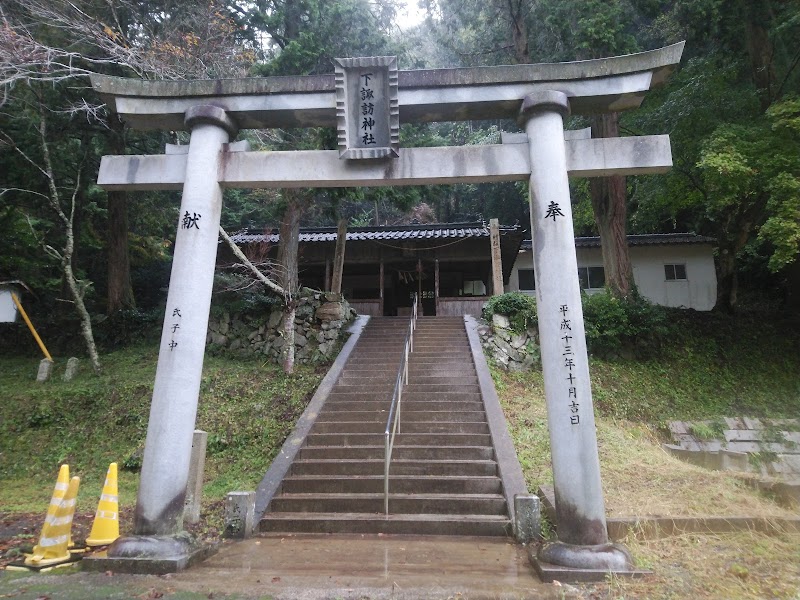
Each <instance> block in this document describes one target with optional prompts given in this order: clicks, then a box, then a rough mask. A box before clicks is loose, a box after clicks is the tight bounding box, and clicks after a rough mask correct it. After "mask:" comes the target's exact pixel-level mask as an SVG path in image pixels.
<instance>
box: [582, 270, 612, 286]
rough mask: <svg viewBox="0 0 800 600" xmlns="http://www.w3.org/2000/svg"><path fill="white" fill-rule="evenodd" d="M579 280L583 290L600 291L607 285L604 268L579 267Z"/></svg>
mask: <svg viewBox="0 0 800 600" xmlns="http://www.w3.org/2000/svg"><path fill="white" fill-rule="evenodd" d="M578 280H579V281H580V283H581V289H582V290H598V289H601V288H602V287H603V286H605V284H606V271H605V269H603V267H578Z"/></svg>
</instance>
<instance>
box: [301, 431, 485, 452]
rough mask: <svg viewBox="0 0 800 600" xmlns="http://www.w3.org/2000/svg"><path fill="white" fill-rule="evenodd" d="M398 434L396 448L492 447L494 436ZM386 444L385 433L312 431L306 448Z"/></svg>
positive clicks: (476, 434) (481, 434)
mask: <svg viewBox="0 0 800 600" xmlns="http://www.w3.org/2000/svg"><path fill="white" fill-rule="evenodd" d="M403 431H404V433H398V434H397V435H396V436H395V442H394V447H395V448H399V447H402V446H433V445H436V446H491V445H492V436H491V435H489V433H488V432H487V433H447V432H445V433H438V432H436V433H409V432H405V428H403ZM384 442H385V435H384V431H383V430H381V431H380V432H379V433H378V432H375V433H358V432H352V433H336V432H328V433H322V432H316V431H313V430H312V431H311V433H309V435H308V437H307V438H306V446H307V447H312V446H350V447H355V446H382V445H383V444H384Z"/></svg>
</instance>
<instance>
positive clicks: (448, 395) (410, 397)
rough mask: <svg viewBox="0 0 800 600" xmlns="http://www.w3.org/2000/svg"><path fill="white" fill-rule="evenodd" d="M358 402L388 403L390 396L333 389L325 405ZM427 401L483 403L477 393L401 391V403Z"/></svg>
mask: <svg viewBox="0 0 800 600" xmlns="http://www.w3.org/2000/svg"><path fill="white" fill-rule="evenodd" d="M345 400H346V401H358V400H378V401H383V400H385V401H390V400H391V395H389V397H388V398H387V396H386V395H378V394H376V393H375V392H360V391H358V390H349V389H337V388H334V389H333V391H332V392H331V394H330V395H329V396H328V402H326V404H331V403H333V402H340V401H345ZM427 400H435V401H437V402H448V401H454V402H461V401H464V402H480V403H481V406H482V405H483V402H481V395H480V393H478V392H474V393H467V392H429V393H425V392H411V391H408V390H403V402H417V401H419V402H425V401H427Z"/></svg>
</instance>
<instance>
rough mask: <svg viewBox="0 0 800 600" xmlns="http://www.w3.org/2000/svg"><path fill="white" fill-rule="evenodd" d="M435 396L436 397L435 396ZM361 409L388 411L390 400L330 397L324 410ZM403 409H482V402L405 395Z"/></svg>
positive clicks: (412, 410)
mask: <svg viewBox="0 0 800 600" xmlns="http://www.w3.org/2000/svg"><path fill="white" fill-rule="evenodd" d="M434 398H435V397H434ZM359 410H372V411H376V410H378V411H381V410H382V411H387V410H389V401H388V400H386V399H381V400H372V399H367V400H345V399H339V400H337V399H330V398H329V399H328V402H326V403H325V408H324V409H323V411H324V412H327V411H337V412H338V411H359ZM402 410H403V412H405V411H411V412H414V411H420V410H433V411H456V410H465V411H482V410H483V403H482V402H465V401H462V400H445V401H440V400H438V399H431V400H428V401H416V400H409V399H408V398H406V396H405V394H404V395H403V400H402Z"/></svg>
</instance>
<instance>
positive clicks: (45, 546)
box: [25, 477, 81, 567]
mask: <svg viewBox="0 0 800 600" xmlns="http://www.w3.org/2000/svg"><path fill="white" fill-rule="evenodd" d="M80 483H81V479H80V477H73V478H72V479H71V480H70V482H69V485H68V486H67V491H66V493H65V494H64V497H63V498H62V500H61V502H60V503H59V505H58V509H57V510H56V511H55V513H54V514H52V515H51V514H50V511H49V509H48V514H47V517H46V518H45V521H44V527H42V535H41V537H40V538H39V543H38V544H36V545H35V546H34V547H33V554H30V555H28V556H27V557H26V558H25V565H26V566H31V567H45V566H51V565H57V564H60V563H64V562H69V561H70V560H71V559H72V556H71V555H70V552H69V548H68V544H69V534H70V531H71V530H72V517H73V515H74V514H75V499H76V498H77V496H78V487H79V486H80Z"/></svg>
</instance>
